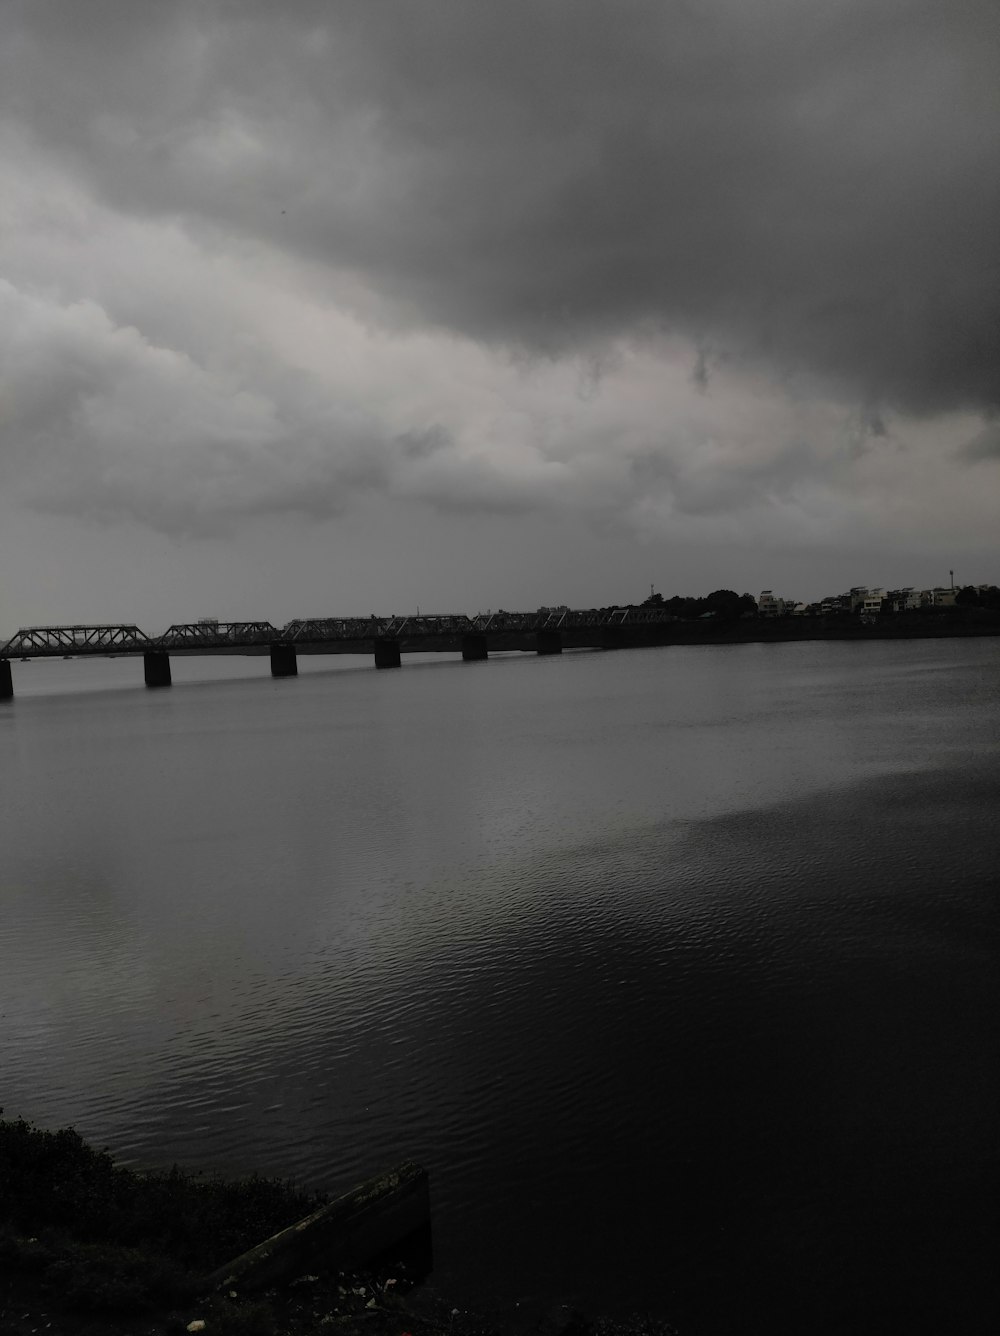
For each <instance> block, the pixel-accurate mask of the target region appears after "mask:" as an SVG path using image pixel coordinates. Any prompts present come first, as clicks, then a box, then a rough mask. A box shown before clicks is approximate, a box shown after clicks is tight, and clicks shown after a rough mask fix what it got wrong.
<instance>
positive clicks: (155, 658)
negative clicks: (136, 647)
mask: <svg viewBox="0 0 1000 1336" xmlns="http://www.w3.org/2000/svg"><path fill="white" fill-rule="evenodd" d="M142 675H143V677H144V678H145V679H146V686H147V687H168V686H169V685H170V655H169V654H164V653H162V652H160V651H157V652H154V653H152V654H144V655H143V656H142Z"/></svg>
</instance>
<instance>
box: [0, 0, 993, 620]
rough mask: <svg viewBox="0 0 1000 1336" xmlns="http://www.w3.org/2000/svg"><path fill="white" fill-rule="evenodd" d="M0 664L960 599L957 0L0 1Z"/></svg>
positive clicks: (976, 104)
mask: <svg viewBox="0 0 1000 1336" xmlns="http://www.w3.org/2000/svg"><path fill="white" fill-rule="evenodd" d="M0 102H2V113H3V115H2V129H0V223H2V233H0V634H11V633H12V632H13V631H14V630H16V628H17V627H18V626H19V625H28V624H42V623H53V622H59V621H92V620H105V619H107V620H129V621H137V622H138V623H139V624H140V625H142V626H143V627H144V628H145V629H147V630H149V631H151V632H155V631H157V630H161V629H163V627H164V626H165V625H166V624H167V623H169V622H171V621H175V620H187V619H190V618H194V617H198V616H209V615H212V616H217V617H220V618H221V619H223V620H227V619H240V618H258V617H262V618H270V619H271V620H272V621H274V622H283V621H285V620H287V619H288V618H291V617H295V616H323V615H334V614H340V613H355V612H358V613H368V612H371V611H379V612H393V611H397V612H398V611H405V610H412V609H413V608H414V607H416V606H417V605H419V606H420V607H421V608H422V609H423V610H425V611H429V610H438V611H447V610H459V611H466V612H470V613H472V612H475V611H476V610H478V609H480V608H486V607H497V606H504V607H507V608H520V607H526V608H530V607H535V606H537V605H539V604H541V603H563V602H567V603H570V604H573V605H576V606H588V605H591V604H604V603H608V602H612V601H618V600H623V601H624V600H629V599H635V600H638V599H641V598H642V597H643V596H644V595H645V594H647V593H648V592H649V586H650V583H654V584H655V585H656V587H657V589H660V590H662V591H663V592H664V593H665V594H668V595H669V594H671V593H675V592H680V593H707V592H708V591H709V590H711V589H713V588H717V587H719V586H727V587H732V588H735V589H737V590H738V591H740V592H742V591H743V590H744V589H749V590H751V591H752V592H754V593H757V592H759V591H760V589H761V588H762V587H769V588H774V589H775V590H777V591H779V592H782V593H785V594H787V595H795V596H799V597H805V598H813V597H818V596H821V595H824V594H827V593H833V592H837V591H839V590H841V589H844V588H846V587H848V586H850V585H852V584H869V583H870V584H877V583H888V584H893V585H895V584H916V585H927V584H936V583H943V582H946V581H947V579H948V571H949V568H954V569H955V572H956V578H957V579H959V580H960V581H962V582H965V581H973V582H980V581H990V582H996V583H1000V555H998V553H1000V549H998V542H997V532H998V528H1000V526H998V523H997V520H998V510H1000V506H998V502H1000V417H998V416H997V410H998V408H1000V319H998V317H1000V154H998V147H1000V5H998V4H997V3H996V0H948V3H942V2H941V0H824V2H823V3H819V0H816V2H815V3H810V0H282V3H281V4H277V3H273V0H270V2H265V0H0Z"/></svg>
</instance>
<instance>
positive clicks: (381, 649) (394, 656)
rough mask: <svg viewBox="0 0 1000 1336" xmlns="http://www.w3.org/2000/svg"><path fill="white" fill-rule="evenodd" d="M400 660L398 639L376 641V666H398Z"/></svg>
mask: <svg viewBox="0 0 1000 1336" xmlns="http://www.w3.org/2000/svg"><path fill="white" fill-rule="evenodd" d="M400 662H401V660H400V657H399V641H398V640H376V641H375V667H376V668H398V667H399V666H400Z"/></svg>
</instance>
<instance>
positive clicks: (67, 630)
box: [0, 625, 152, 659]
mask: <svg viewBox="0 0 1000 1336" xmlns="http://www.w3.org/2000/svg"><path fill="white" fill-rule="evenodd" d="M151 647H152V642H151V641H150V639H149V636H147V635H146V634H145V633H144V632H143V631H140V630H139V628H138V627H137V626H134V625H128V626H26V627H22V629H21V630H20V631H18V633H17V635H16V636H12V637H11V638H10V640H8V641H7V643H6V645H0V658H4V659H6V658H15V657H18V656H20V657H21V658H32V659H34V658H41V657H43V656H44V655H46V654H62V655H66V654H71V655H74V654H114V653H118V654H125V653H128V654H140V653H145V652H146V651H147V650H149V649H150V648H151Z"/></svg>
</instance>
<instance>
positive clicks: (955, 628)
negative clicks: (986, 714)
mask: <svg viewBox="0 0 1000 1336" xmlns="http://www.w3.org/2000/svg"><path fill="white" fill-rule="evenodd" d="M629 632H630V633H631V634H630V635H629V639H628V644H630V645H633V644H650V645H654V644H655V645H702V644H712V645H715V644H719V645H723V644H725V645H728V644H744V643H752V642H755V641H756V642H768V643H769V642H772V641H774V642H777V641H785V640H936V639H942V638H947V637H955V636H960V637H967V636H996V635H1000V612H998V611H996V610H994V609H992V608H941V609H934V610H928V611H920V612H912V613H906V612H897V613H885V614H883V615H881V616H878V617H875V618H872V619H871V620H869V621H863V620H862V619H861V618H860V617H857V616H852V615H840V616H836V615H833V616H821V617H795V616H786V617H746V618H740V619H738V620H735V621H723V620H719V619H716V618H699V619H698V620H697V621H675V622H667V623H665V624H663V625H659V626H653V627H649V628H645V627H634V628H631V627H630V628H629ZM644 633H645V634H644Z"/></svg>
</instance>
